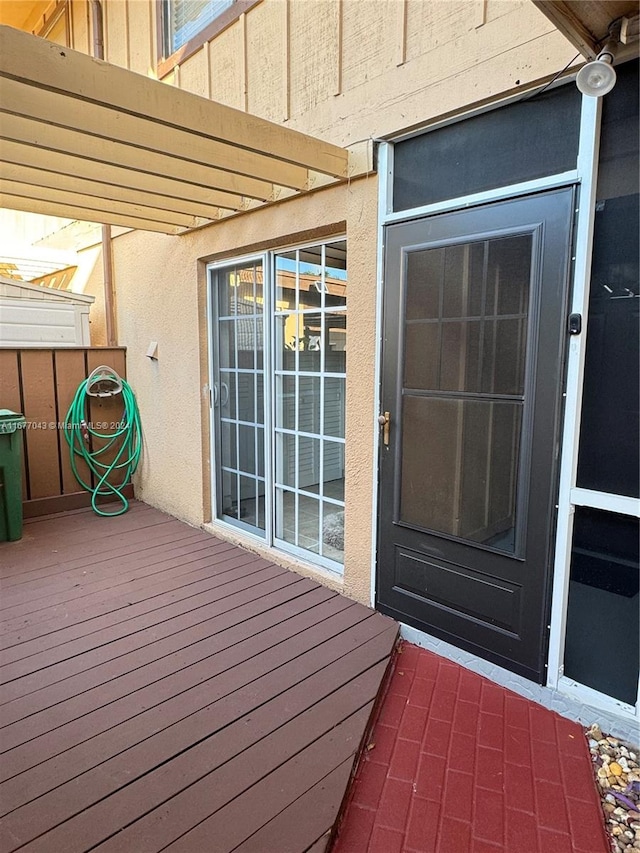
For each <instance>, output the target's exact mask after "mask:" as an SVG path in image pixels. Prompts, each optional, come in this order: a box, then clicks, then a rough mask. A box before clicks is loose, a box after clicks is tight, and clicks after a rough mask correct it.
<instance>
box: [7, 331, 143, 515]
mask: <svg viewBox="0 0 640 853" xmlns="http://www.w3.org/2000/svg"><path fill="white" fill-rule="evenodd" d="M125 356H126V350H125V348H124V347H81V348H75V347H74V348H71V347H65V348H60V349H49V348H42V349H40V348H33V349H6V348H0V409H12V410H13V411H14V412H22V414H24V416H25V418H26V419H27V428H26V429H25V430H24V436H23V438H24V454H23V479H22V484H23V487H22V488H23V491H22V495H23V511H24V515H25V517H26V518H29V517H32V516H36V515H43V514H46V513H50V512H61V511H63V510H69V509H77V508H79V507H82V506H88V505H89V503H90V500H91V496H90V494H89V493H88V492H86V491H83V490H82V489H81V487H80V485H79V484H78V482H77V480H76V478H75V477H74V475H73V471H72V470H71V464H70V460H69V446H68V444H67V441H66V439H65V436H64V430H63V429H62V423H63V421H64V418H65V415H66V413H67V410H68V408H69V406H70V404H71V401H72V400H73V396H74V394H75V392H76V389H77V387H78V385H79V384H80V383H81V382H82V380H83V379H86V377H87V376H88V375H89V374H90V373H91V371H92V370H94V368H96V367H98V366H99V365H101V364H106V365H108V366H109V367H112V368H113V369H114V370H116V371H117V372H118V373H119V374H120V376H122V377H123V378H124V377H125V375H126V360H125ZM121 414H122V398H121V397H120V396H118V397H114V398H92V400H91V405H90V407H89V419H90V420H91V422H92V423H94V424H96V423H97V422H100V421H102V422H108V423H112V422H116V421H118V420H120V417H121ZM78 470H79V472H80V473H81V475H82V476H83V479H85V482H89V481H90V475H89V472H88V471H87V468H86V466H85V465H84V462H83V461H82V460H79V464H78ZM125 494H128V495H129V496H131V495H132V489H131V487H130V486H129V487H127V491H126V492H125Z"/></svg>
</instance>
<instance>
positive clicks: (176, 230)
mask: <svg viewBox="0 0 640 853" xmlns="http://www.w3.org/2000/svg"><path fill="white" fill-rule="evenodd" d="M0 206H2V207H6V208H8V209H9V210H23V211H26V212H27V213H39V214H42V215H43V216H61V217H62V218H63V219H77V220H79V221H81V222H97V223H99V224H103V225H121V226H122V227H123V228H137V229H139V230H140V231H158V232H160V233H161V234H180V232H181V231H182V230H183V229H182V228H181V227H180V226H179V225H169V224H162V223H158V222H154V221H153V220H152V219H138V218H137V217H134V216H126V215H122V214H118V213H110V214H104V215H102V214H100V215H98V214H97V212H96V211H93V210H89V209H87V208H83V207H73V206H69V205H65V204H59V203H57V202H55V203H53V202H48V201H40V200H38V199H33V198H29V197H27V196H17V195H9V193H0Z"/></svg>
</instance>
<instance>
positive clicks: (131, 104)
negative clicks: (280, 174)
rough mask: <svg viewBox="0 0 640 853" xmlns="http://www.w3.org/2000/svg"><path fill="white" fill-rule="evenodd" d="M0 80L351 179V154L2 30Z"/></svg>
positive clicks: (159, 129) (160, 128) (78, 105)
mask: <svg viewBox="0 0 640 853" xmlns="http://www.w3.org/2000/svg"><path fill="white" fill-rule="evenodd" d="M0 77H3V78H6V79H13V80H16V81H18V82H20V83H22V84H28V85H30V86H36V87H38V88H42V89H45V90H47V91H49V92H58V93H60V94H61V95H63V96H65V97H68V98H70V99H72V100H73V101H75V102H76V104H75V106H76V109H78V110H81V109H82V106H83V104H85V103H93V104H97V105H100V106H103V107H107V108H109V109H111V110H114V111H119V112H122V113H128V114H130V115H131V116H136V117H138V118H140V119H144V120H145V121H151V122H154V123H156V124H157V132H158V134H160V135H162V134H163V133H164V132H165V131H166V130H167V129H169V128H173V129H174V130H183V131H188V132H190V133H194V134H197V135H198V136H200V137H202V138H203V139H209V140H211V141H216V142H219V143H224V144H226V145H229V146H232V147H233V148H237V149H242V150H244V151H246V152H253V153H255V154H258V155H264V156H267V157H271V158H274V159H275V160H279V161H282V162H283V163H289V164H294V165H297V166H301V167H303V168H304V169H309V170H313V171H317V172H322V173H324V174H329V175H332V176H333V177H335V178H338V179H345V178H347V177H348V160H349V158H348V154H347V152H346V151H345V150H344V149H342V148H340V147H338V146H336V145H331V144H330V143H327V142H323V141H321V140H318V139H315V138H314V137H311V136H307V135H306V134H303V133H299V132H298V131H293V130H291V129H289V128H284V127H282V126H281V125H279V124H275V123H273V122H269V121H266V120H265V119H261V118H258V117H257V116H252V115H250V114H248V113H244V112H241V111H240V110H236V109H233V108H232V107H228V106H225V105H223V104H218V103H216V102H215V101H209V100H207V99H205V98H201V97H199V96H197V95H193V94H191V93H188V92H184V91H181V90H177V89H175V88H173V87H171V86H164V85H159V84H158V82H157V81H155V80H150V79H148V78H147V77H144V76H142V75H140V74H134V73H133V72H131V71H128V70H127V69H124V68H118V67H117V66H113V65H109V64H107V63H105V62H102V61H100V60H98V59H94V58H92V57H90V56H86V55H85V54H82V53H78V52H77V51H74V50H70V49H69V48H66V47H60V46H59V45H56V44H53V43H52V42H48V41H45V40H43V39H36V38H34V37H33V36H31V35H29V34H27V33H23V32H21V31H19V30H16V29H13V28H11V27H6V26H0Z"/></svg>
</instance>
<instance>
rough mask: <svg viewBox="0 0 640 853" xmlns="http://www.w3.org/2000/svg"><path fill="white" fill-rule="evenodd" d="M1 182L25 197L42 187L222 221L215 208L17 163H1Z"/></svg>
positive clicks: (216, 207) (218, 210) (217, 209)
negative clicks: (19, 188) (16, 187)
mask: <svg viewBox="0 0 640 853" xmlns="http://www.w3.org/2000/svg"><path fill="white" fill-rule="evenodd" d="M1 181H15V182H17V183H20V184H22V185H23V186H24V189H25V193H28V192H29V191H30V190H29V188H30V187H40V188H48V189H52V190H63V191H65V192H70V193H76V194H78V195H83V196H91V197H93V198H96V199H107V200H110V201H121V202H125V203H128V204H139V205H142V206H143V207H152V208H156V209H158V210H166V211H171V212H173V213H182V214H186V215H188V216H197V217H203V218H205V219H218V218H219V217H220V208H219V207H218V206H216V205H206V204H201V203H199V202H191V201H187V200H183V199H180V198H172V197H171V196H168V195H160V194H158V193H151V192H141V191H140V190H137V189H131V188H130V187H126V186H125V187H123V186H116V185H114V184H105V183H100V182H98V181H93V180H86V179H85V178H79V177H75V176H73V175H70V174H57V173H56V172H49V171H45V170H44V169H34V168H32V167H30V166H24V165H18V164H15V163H4V162H0V182H1Z"/></svg>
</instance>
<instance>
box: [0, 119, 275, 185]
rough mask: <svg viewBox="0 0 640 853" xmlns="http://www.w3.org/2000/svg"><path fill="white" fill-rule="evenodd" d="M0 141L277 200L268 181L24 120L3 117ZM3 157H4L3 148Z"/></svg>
mask: <svg viewBox="0 0 640 853" xmlns="http://www.w3.org/2000/svg"><path fill="white" fill-rule="evenodd" d="M0 138H2V139H7V140H9V141H12V142H21V143H23V144H26V145H32V146H35V147H38V148H46V149H49V150H50V151H57V152H59V153H61V154H70V155H73V156H76V157H82V158H84V159H85V160H88V161H93V162H96V163H109V164H110V165H112V166H123V167H125V168H127V169H131V170H133V171H135V172H145V173H147V174H149V175H156V176H164V177H170V178H173V179H174V180H178V181H186V182H188V183H194V184H198V185H200V186H203V187H208V188H209V189H212V190H222V191H225V192H231V193H233V194H235V195H242V196H248V197H249V198H257V199H260V201H267V200H269V199H271V198H273V197H274V186H273V184H269V183H267V182H266V181H260V180H257V179H254V178H247V177H244V176H242V175H236V174H234V173H232V172H225V171H223V170H221V169H217V168H215V167H213V166H203V165H202V164H200V163H192V162H190V161H187V160H184V159H182V158H180V157H171V156H168V155H166V154H158V153H156V152H155V151H146V150H144V149H142V148H136V147H134V146H131V145H125V144H123V143H121V142H111V141H110V140H107V139H102V138H100V137H99V136H90V135H88V134H83V133H76V132H74V131H72V130H67V128H63V127H56V126H55V125H48V124H45V123H43V122H40V121H34V120H33V119H28V118H23V117H22V116H16V115H8V114H6V113H4V114H2V116H1V117H0ZM0 156H2V147H1V145H0Z"/></svg>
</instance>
